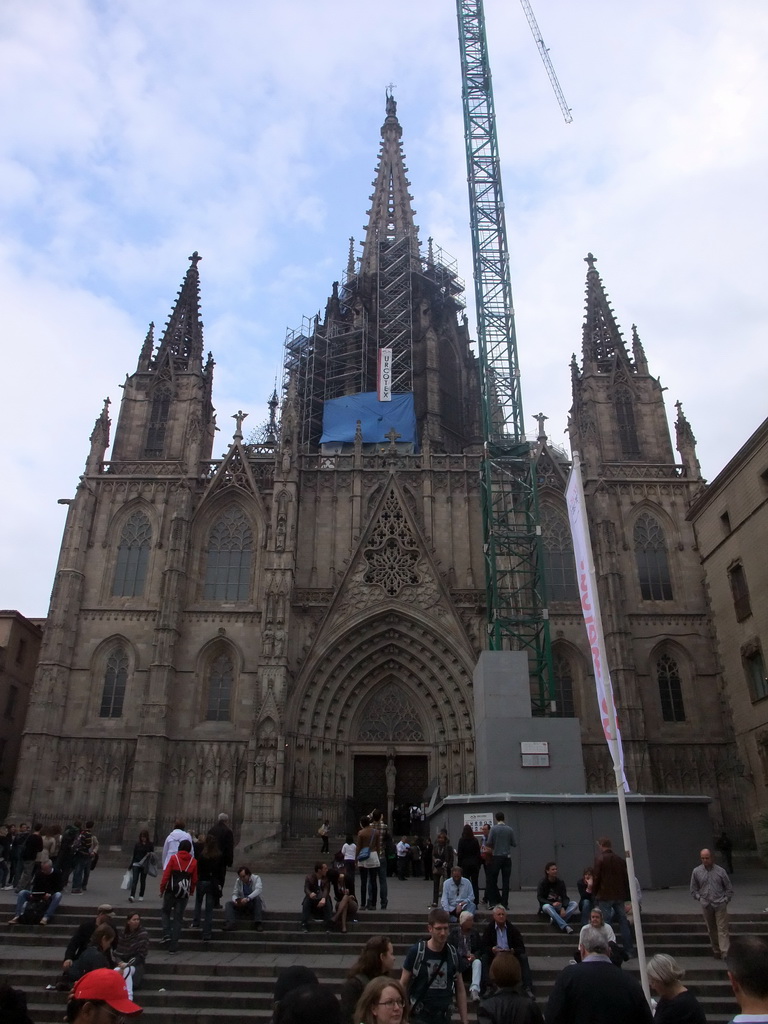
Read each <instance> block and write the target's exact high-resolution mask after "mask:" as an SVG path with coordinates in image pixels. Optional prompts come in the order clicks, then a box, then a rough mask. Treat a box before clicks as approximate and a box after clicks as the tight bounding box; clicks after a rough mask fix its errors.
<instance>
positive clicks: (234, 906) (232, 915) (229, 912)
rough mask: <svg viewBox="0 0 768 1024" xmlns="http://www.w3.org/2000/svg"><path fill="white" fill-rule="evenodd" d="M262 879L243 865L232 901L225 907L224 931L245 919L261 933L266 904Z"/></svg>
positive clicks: (238, 873)
mask: <svg viewBox="0 0 768 1024" xmlns="http://www.w3.org/2000/svg"><path fill="white" fill-rule="evenodd" d="M263 889H264V887H263V885H262V882H261V878H260V877H259V876H258V875H254V874H252V872H251V869H250V868H248V867H246V866H245V865H243V867H241V868H238V869H237V880H236V882H235V887H234V889H233V890H232V899H231V900H230V901H229V903H226V904H225V905H224V930H225V931H228V930H229V929H230V928H234V927H235V921H236V920H237V918H238V917H245V918H247V919H248V920H249V921H251V923H252V924H253V927H254V928H255V929H256V931H257V932H260V931H261V927H262V926H261V918H262V913H263V910H264V903H263V901H262V899H261V894H262V892H263Z"/></svg>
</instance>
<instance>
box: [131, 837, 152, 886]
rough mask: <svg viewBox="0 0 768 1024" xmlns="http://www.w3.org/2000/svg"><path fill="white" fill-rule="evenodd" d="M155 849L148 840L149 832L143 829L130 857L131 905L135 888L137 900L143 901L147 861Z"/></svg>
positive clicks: (147, 867)
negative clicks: (137, 891) (137, 889)
mask: <svg viewBox="0 0 768 1024" xmlns="http://www.w3.org/2000/svg"><path fill="white" fill-rule="evenodd" d="M154 851H155V847H154V844H153V843H152V842H151V840H150V838H149V832H147V830H146V829H145V828H143V829H142V830H141V832H139V841H138V842H137V843H136V845H135V846H134V847H133V853H132V855H131V863H130V869H131V894H130V896H129V897H128V902H129V903H133V901H134V898H135V896H136V887H137V886H139V883H141V884H140V886H139V899H140V900H143V899H144V889H145V887H146V884H147V872H148V871H149V859H150V857H151V856H152V855H153V854H154Z"/></svg>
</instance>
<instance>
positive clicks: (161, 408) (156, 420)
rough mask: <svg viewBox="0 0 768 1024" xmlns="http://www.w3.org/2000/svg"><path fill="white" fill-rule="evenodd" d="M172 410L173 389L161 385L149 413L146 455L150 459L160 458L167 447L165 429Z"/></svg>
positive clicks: (153, 398)
mask: <svg viewBox="0 0 768 1024" xmlns="http://www.w3.org/2000/svg"><path fill="white" fill-rule="evenodd" d="M170 412H171V389H170V388H168V387H160V388H158V389H157V391H155V393H154V395H153V396H152V409H151V410H150V414H149V429H148V430H147V445H146V448H145V449H144V455H145V457H146V458H148V459H160V458H162V457H163V451H164V449H165V431H166V428H167V427H168V417H169V415H170Z"/></svg>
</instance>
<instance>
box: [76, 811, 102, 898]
mask: <svg viewBox="0 0 768 1024" xmlns="http://www.w3.org/2000/svg"><path fill="white" fill-rule="evenodd" d="M92 828H93V822H92V821H86V823H85V828H84V829H82V830H81V832H80V834H79V835H78V837H77V839H75V841H74V843H73V844H72V853H73V855H74V864H75V866H74V870H73V872H72V895H73V896H76V895H79V894H80V893H81V892H85V891H86V890H87V888H88V878H89V877H90V874H91V858H92V857H93V855H94V853H95V852H96V849H97V847H98V842H97V841H96V837H95V836H94V834H93V832H92V831H91V829H92Z"/></svg>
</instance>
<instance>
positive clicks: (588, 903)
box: [576, 868, 595, 926]
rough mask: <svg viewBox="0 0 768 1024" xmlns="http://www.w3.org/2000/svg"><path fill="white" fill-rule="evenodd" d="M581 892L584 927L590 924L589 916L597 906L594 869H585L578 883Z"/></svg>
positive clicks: (580, 905) (580, 906)
mask: <svg viewBox="0 0 768 1024" xmlns="http://www.w3.org/2000/svg"><path fill="white" fill-rule="evenodd" d="M576 888H577V889H578V890H579V910H580V911H581V923H582V926H583V925H585V924H589V914H590V911H591V910H592V908H593V907H594V905H595V883H594V877H593V875H592V868H584V871H583V872H582V875H581V878H580V879H579V881H578V882H577V883H576Z"/></svg>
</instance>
